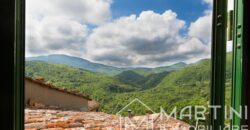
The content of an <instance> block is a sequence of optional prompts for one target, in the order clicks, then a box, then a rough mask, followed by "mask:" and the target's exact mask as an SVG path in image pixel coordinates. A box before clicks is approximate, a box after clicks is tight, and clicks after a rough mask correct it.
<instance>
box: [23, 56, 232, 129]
mask: <svg viewBox="0 0 250 130" xmlns="http://www.w3.org/2000/svg"><path fill="white" fill-rule="evenodd" d="M231 57H232V54H231V53H228V54H227V66H226V71H227V72H226V86H227V87H226V94H227V95H226V103H227V105H229V103H230V89H231V88H230V86H231V82H230V81H231V80H230V78H231V75H232V72H231V70H232V66H231V64H232V59H231ZM25 69H26V76H30V77H33V78H34V77H36V76H42V77H44V78H45V79H46V80H47V81H50V82H52V83H53V84H55V85H57V86H62V87H65V88H68V89H77V90H79V91H80V92H82V93H83V94H87V95H90V97H91V98H93V99H95V100H97V101H99V102H100V103H101V109H100V110H101V111H103V112H107V113H116V112H118V111H119V110H121V109H122V108H123V107H124V106H126V105H127V104H128V103H129V102H130V101H132V100H133V99H135V98H138V99H140V100H141V101H143V102H144V103H145V104H147V105H148V106H149V107H150V108H152V109H153V110H154V111H156V112H159V108H160V107H163V108H164V110H166V111H167V112H171V111H172V109H173V108H174V107H177V109H178V110H180V109H181V108H182V107H184V106H187V105H192V106H193V105H208V101H209V98H210V92H209V90H210V74H211V70H210V69H211V61H210V60H209V59H204V60H201V61H199V62H197V63H195V64H191V65H188V66H186V65H185V67H184V68H180V69H177V70H173V71H171V72H169V71H165V72H161V73H154V72H151V73H149V74H146V75H144V74H145V73H144V74H140V73H138V72H137V71H135V70H130V71H124V72H122V73H120V74H118V75H116V76H113V77H111V76H107V75H105V74H101V73H96V72H90V71H87V70H84V69H78V68H73V67H70V66H65V65H60V64H48V63H45V62H37V61H36V62H35V61H28V62H26V68H25ZM148 71H151V70H150V69H149V70H148ZM147 73H148V72H147ZM131 109H132V110H133V112H135V113H137V114H145V109H144V108H141V107H137V106H132V107H131ZM187 121H188V120H187ZM188 122H189V123H191V124H193V123H194V122H192V120H191V121H188Z"/></svg>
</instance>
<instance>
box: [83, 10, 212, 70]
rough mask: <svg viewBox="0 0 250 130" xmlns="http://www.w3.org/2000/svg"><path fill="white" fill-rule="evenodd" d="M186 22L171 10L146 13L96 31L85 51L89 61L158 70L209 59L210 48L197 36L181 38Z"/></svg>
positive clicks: (123, 18) (126, 18)
mask: <svg viewBox="0 0 250 130" xmlns="http://www.w3.org/2000/svg"><path fill="white" fill-rule="evenodd" d="M184 26H185V22H184V21H182V20H180V19H178V18H177V15H176V13H174V12H172V11H170V10H168V11H166V12H164V13H163V14H158V13H154V12H153V11H143V12H142V13H141V14H140V15H139V16H138V17H136V16H135V15H131V16H128V17H121V18H119V19H117V20H114V21H113V22H111V23H108V24H105V25H103V26H100V27H98V28H96V29H95V30H94V31H93V33H92V34H91V35H90V37H89V39H88V40H87V43H86V46H85V48H86V49H87V51H86V55H85V56H88V58H89V59H92V60H94V61H97V62H101V63H106V64H111V65H118V66H126V65H130V66H131V65H132V66H140V65H143V66H154V65H161V64H165V63H173V62H178V61H186V62H190V60H192V61H193V60H194V59H193V57H196V58H195V59H196V60H197V59H200V58H204V56H205V55H206V56H207V52H208V51H207V46H206V44H205V43H203V42H202V41H201V40H200V39H199V38H197V37H196V36H192V37H190V36H187V37H181V36H180V34H179V31H180V29H182V28H184Z"/></svg>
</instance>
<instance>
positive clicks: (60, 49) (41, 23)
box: [26, 0, 112, 56]
mask: <svg viewBox="0 0 250 130" xmlns="http://www.w3.org/2000/svg"><path fill="white" fill-rule="evenodd" d="M111 2H112V1H111V0H74V1H70V0H27V1H26V56H34V55H41V54H50V53H64V54H69V55H76V56H77V55H80V53H82V52H81V47H82V46H83V43H84V41H85V39H86V37H87V35H88V28H87V25H86V24H92V25H100V24H104V23H106V22H108V21H109V20H110V19H111V11H110V4H111Z"/></svg>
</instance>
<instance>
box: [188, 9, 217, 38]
mask: <svg viewBox="0 0 250 130" xmlns="http://www.w3.org/2000/svg"><path fill="white" fill-rule="evenodd" d="M211 31H212V11H209V12H207V13H205V15H204V16H201V17H199V18H198V19H197V20H196V21H194V22H192V23H191V25H190V27H189V32H188V35H189V36H191V37H197V38H199V39H200V40H202V41H203V42H205V43H209V42H210V41H211Z"/></svg>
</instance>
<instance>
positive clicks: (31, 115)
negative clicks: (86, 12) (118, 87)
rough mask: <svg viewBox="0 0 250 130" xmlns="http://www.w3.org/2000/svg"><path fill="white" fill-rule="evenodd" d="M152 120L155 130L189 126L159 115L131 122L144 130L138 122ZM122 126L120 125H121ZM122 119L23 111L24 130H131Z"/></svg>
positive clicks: (77, 113)
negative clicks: (161, 117)
mask: <svg viewBox="0 0 250 130" xmlns="http://www.w3.org/2000/svg"><path fill="white" fill-rule="evenodd" d="M146 117H148V119H149V120H151V119H152V121H153V124H154V125H153V126H154V129H155V130H160V127H161V126H163V125H164V128H165V130H174V129H175V130H188V127H189V125H188V124H186V123H184V122H182V121H179V120H176V119H172V118H171V119H167V118H164V119H163V120H161V119H160V118H159V114H151V115H148V116H135V117H133V118H132V119H131V120H132V121H133V123H135V122H137V123H135V124H136V126H137V129H138V130H146V129H147V125H146V123H145V122H144V123H142V124H140V123H139V121H141V120H143V119H146ZM121 124H122V125H121ZM124 124H125V120H124V118H120V116H117V115H111V114H106V113H102V112H77V111H62V110H48V109H33V110H32V109H25V130H120V128H122V130H125V127H126V128H127V130H130V129H131V130H132V126H128V125H127V126H125V125H124Z"/></svg>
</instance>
